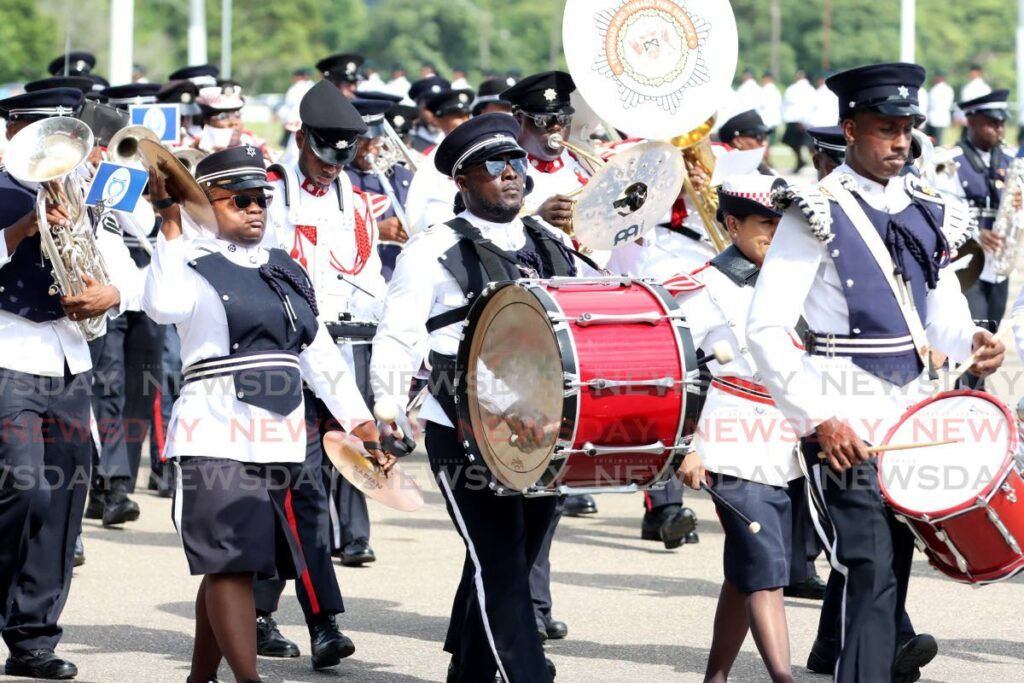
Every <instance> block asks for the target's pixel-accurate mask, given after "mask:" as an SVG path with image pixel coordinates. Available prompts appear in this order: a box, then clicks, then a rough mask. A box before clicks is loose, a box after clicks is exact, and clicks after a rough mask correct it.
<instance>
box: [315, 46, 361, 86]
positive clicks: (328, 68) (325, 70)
mask: <svg viewBox="0 0 1024 683" xmlns="http://www.w3.org/2000/svg"><path fill="white" fill-rule="evenodd" d="M365 61H366V59H365V58H364V57H363V56H362V55H357V54H354V53H347V52H343V53H340V54H336V55H331V56H330V57H324V58H323V59H321V60H320V61H319V62H317V63H316V68H317V70H318V71H319V72H320V73H321V74H323V77H324V78H326V79H327V80H329V81H331V82H332V83H355V82H356V81H358V80H359V67H361V66H362V65H363V63H364V62H365Z"/></svg>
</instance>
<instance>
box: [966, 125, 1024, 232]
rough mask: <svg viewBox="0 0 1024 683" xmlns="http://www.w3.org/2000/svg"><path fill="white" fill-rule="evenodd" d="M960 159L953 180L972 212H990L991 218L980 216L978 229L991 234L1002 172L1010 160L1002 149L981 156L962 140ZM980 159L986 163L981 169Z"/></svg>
mask: <svg viewBox="0 0 1024 683" xmlns="http://www.w3.org/2000/svg"><path fill="white" fill-rule="evenodd" d="M960 147H961V149H963V151H964V155H963V157H962V158H961V161H960V166H959V168H957V171H956V173H957V178H958V179H959V181H960V186H961V187H963V189H964V195H965V196H966V197H967V203H968V204H970V205H971V206H972V207H973V208H975V209H990V210H991V215H988V216H981V217H980V218H979V220H978V225H979V227H980V228H982V229H983V230H991V229H992V224H993V223H995V211H996V210H997V209H998V208H999V202H1000V200H1001V199H1002V197H1003V185H1004V183H1005V181H1006V170H1007V169H1008V168H1009V167H1010V163H1011V162H1012V161H1013V157H1011V156H1010V155H1008V154H1006V153H1005V152H1004V151H1003V150H1002V148H997V149H996V150H994V154H993V152H982V151H980V150H978V149H977V148H975V147H974V146H973V145H972V144H971V143H970V142H968V141H966V140H964V141H963V142H962V143H961V145H960ZM982 156H984V157H985V160H986V161H988V162H989V166H985V164H984V163H983V162H982Z"/></svg>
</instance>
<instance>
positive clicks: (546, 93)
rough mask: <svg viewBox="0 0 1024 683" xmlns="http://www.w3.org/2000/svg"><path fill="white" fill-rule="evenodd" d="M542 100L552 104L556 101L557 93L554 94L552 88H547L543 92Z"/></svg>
mask: <svg viewBox="0 0 1024 683" xmlns="http://www.w3.org/2000/svg"><path fill="white" fill-rule="evenodd" d="M544 99H545V100H547V101H548V102H554V101H555V100H557V99H558V93H557V92H555V89H554V88H548V89H547V90H545V91H544Z"/></svg>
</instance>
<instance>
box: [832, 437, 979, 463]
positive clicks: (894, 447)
mask: <svg viewBox="0 0 1024 683" xmlns="http://www.w3.org/2000/svg"><path fill="white" fill-rule="evenodd" d="M963 441H964V440H963V439H946V440H945V441H925V442H924V443H898V444H895V443H894V444H890V445H888V446H869V447H868V448H866V449H864V450H865V451H866V452H867V454H868V455H878V454H879V453H888V452H889V451H910V450H913V449H915V448H931V447H932V446H948V445H949V444H951V443H963ZM827 457H828V456H826V455H825V454H824V453H818V459H819V460H826V459H827Z"/></svg>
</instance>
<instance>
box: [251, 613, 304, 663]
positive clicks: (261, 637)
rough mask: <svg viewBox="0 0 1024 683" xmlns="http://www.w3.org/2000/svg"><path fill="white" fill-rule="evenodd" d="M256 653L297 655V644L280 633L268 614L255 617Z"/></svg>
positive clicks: (266, 655) (262, 655)
mask: <svg viewBox="0 0 1024 683" xmlns="http://www.w3.org/2000/svg"><path fill="white" fill-rule="evenodd" d="M256 654H258V655H259V656H261V657H298V656H299V646H298V645H296V644H295V643H293V642H292V641H290V640H288V639H287V638H285V637H284V636H283V635H281V632H280V631H279V630H278V629H277V622H276V621H274V617H272V616H270V615H269V614H265V615H264V614H260V615H257V617H256Z"/></svg>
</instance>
